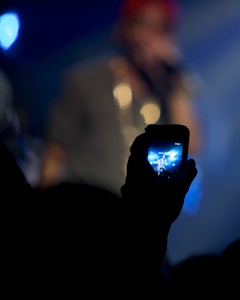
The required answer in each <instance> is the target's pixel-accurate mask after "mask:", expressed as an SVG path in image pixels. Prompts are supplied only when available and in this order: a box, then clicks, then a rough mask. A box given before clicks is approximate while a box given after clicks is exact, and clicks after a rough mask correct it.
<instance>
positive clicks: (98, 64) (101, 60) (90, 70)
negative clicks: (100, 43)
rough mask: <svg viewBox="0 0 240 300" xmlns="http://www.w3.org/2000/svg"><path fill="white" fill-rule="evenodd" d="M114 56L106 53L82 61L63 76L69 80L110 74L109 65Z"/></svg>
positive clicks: (71, 66) (68, 69)
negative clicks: (105, 73)
mask: <svg viewBox="0 0 240 300" xmlns="http://www.w3.org/2000/svg"><path fill="white" fill-rule="evenodd" d="M113 55H114V54H110V53H106V54H101V55H100V54H99V55H97V56H93V57H88V58H85V59H83V60H80V61H78V62H76V63H74V64H72V65H70V66H69V67H68V68H66V69H65V71H64V74H63V76H64V77H68V78H78V79H79V78H81V77H82V78H86V77H89V76H92V75H96V74H102V73H104V72H109V63H110V61H111V60H112V57H113Z"/></svg>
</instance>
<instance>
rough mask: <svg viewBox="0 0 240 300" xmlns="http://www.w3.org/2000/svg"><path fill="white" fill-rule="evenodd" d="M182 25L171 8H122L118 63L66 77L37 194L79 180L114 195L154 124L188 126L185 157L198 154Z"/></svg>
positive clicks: (160, 2)
mask: <svg viewBox="0 0 240 300" xmlns="http://www.w3.org/2000/svg"><path fill="white" fill-rule="evenodd" d="M179 17H180V7H179V5H178V3H177V2H175V1H167V0H155V1H153V0H152V1H151V0H141V1H140V0H139V1H136V0H126V1H124V2H123V3H122V5H121V6H120V9H119V13H118V16H117V18H116V22H115V24H114V26H113V35H112V37H111V38H112V41H113V44H114V50H116V56H115V55H113V56H111V57H108V58H106V57H105V59H102V57H101V58H100V59H99V60H98V59H92V60H91V62H86V63H85V64H81V65H74V66H72V67H70V69H68V70H67V71H66V73H65V75H64V78H63V83H62V86H61V90H60V91H59V95H58V96H57V99H55V101H54V103H53V106H52V107H51V110H50V113H49V120H48V122H47V126H46V136H45V145H44V150H43V157H42V163H43V164H42V172H41V181H40V187H41V188H44V187H47V186H49V185H52V184H55V183H56V182H59V181H62V180H65V181H66V180H68V181H71V182H72V181H73V182H74V181H77V180H79V179H81V181H86V182H87V183H93V184H97V185H99V186H102V187H104V188H108V189H110V190H113V191H114V192H117V193H119V187H120V186H121V185H122V184H123V180H124V176H125V168H126V160H127V157H128V155H129V147H130V145H131V144H132V141H133V139H134V137H135V136H136V135H138V134H140V133H142V132H143V131H144V128H145V127H146V126H147V125H148V124H151V123H159V124H163V123H178V124H184V125H186V126H187V127H188V128H189V129H190V132H191V137H190V149H189V150H190V152H189V153H190V155H194V154H195V153H199V151H200V147H201V132H200V129H201V126H200V123H199V120H198V116H197V114H196V112H195V105H194V101H193V100H194V84H193V82H192V81H191V80H190V78H189V76H188V75H189V74H188V73H187V71H186V70H185V68H184V63H183V59H182V54H181V51H180V49H179V47H178V44H177V41H176V28H177V26H178V25H179ZM109 141H111V142H110V143H109Z"/></svg>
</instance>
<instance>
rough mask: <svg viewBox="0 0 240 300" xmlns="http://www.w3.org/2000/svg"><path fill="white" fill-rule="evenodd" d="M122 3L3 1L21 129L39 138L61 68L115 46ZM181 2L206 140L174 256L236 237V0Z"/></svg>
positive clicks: (239, 16) (239, 57)
mask: <svg viewBox="0 0 240 300" xmlns="http://www.w3.org/2000/svg"><path fill="white" fill-rule="evenodd" d="M120 2H121V1H120V0H118V1H117V0H116V1H113V0H102V1H97V0H89V1H84V2H82V1H73V0H68V1H66V0H63V1H45V0H44V1H40V0H35V1H6V2H4V1H1V4H0V15H1V16H3V14H4V13H7V12H14V13H16V14H17V15H15V16H17V19H15V23H14V22H13V23H14V24H15V25H16V26H17V25H18V24H19V31H18V33H16V35H15V37H16V39H15V41H14V38H12V40H13V44H12V45H7V44H4V42H3V39H2V38H3V35H4V34H5V33H4V32H3V23H4V22H3V18H1V22H0V46H1V48H0V69H1V70H2V71H4V72H5V74H6V75H7V76H8V78H9V79H10V81H11V84H12V87H13V93H14V107H15V108H16V110H17V111H18V113H19V115H20V119H21V128H22V130H24V132H25V134H27V135H29V136H32V137H34V138H35V139H36V140H40V141H41V139H42V138H43V135H44V126H45V121H46V117H47V113H48V109H49V106H50V104H51V102H52V101H53V99H54V97H55V95H56V93H57V91H58V89H59V84H60V79H61V76H62V73H63V71H64V70H65V68H67V67H68V66H69V65H71V64H74V63H76V62H77V63H78V62H81V61H85V59H89V58H91V57H94V56H96V55H99V54H103V55H105V54H108V53H109V52H111V51H112V50H111V46H110V41H109V39H108V36H109V33H110V31H111V28H112V24H113V22H114V20H115V17H116V13H117V10H118V7H119V4H120ZM180 3H181V6H182V21H181V27H180V28H179V43H180V45H181V48H182V52H183V53H184V56H185V61H186V62H187V63H188V65H189V66H190V67H191V68H192V70H193V71H194V73H193V76H195V79H196V82H197V85H198V90H199V97H198V103H197V107H198V112H199V116H200V118H201V120H202V124H203V130H204V142H205V146H204V151H203V154H202V156H201V157H198V158H197V163H199V171H200V172H199V175H198V176H201V188H200V190H199V194H200V196H199V198H200V200H199V202H198V204H197V205H195V208H194V209H192V210H191V209H185V210H184V211H183V213H182V214H181V216H180V218H179V219H178V220H177V221H176V222H175V223H174V225H173V227H172V231H171V233H170V236H169V247H168V251H169V260H170V262H172V263H177V262H179V261H181V260H183V259H185V258H186V257H188V256H190V255H195V254H204V253H221V252H222V251H223V250H224V249H225V247H226V246H228V245H229V244H230V243H231V242H232V241H234V240H235V239H237V238H240V180H239V175H240V174H239V170H240V155H239V154H238V152H239V151H240V130H239V129H240V101H239V97H240V96H239V95H240V84H239V80H240V35H239V33H240V2H239V1H238V0H230V1H227V2H226V1H224V0H212V1H208V0H202V1H197V0H181V1H180ZM15 25H14V26H15ZM14 28H15V27H14ZM10 36H11V34H10Z"/></svg>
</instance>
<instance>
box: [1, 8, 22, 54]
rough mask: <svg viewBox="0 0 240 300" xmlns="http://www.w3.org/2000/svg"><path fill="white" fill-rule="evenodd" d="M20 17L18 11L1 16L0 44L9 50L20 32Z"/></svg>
mask: <svg viewBox="0 0 240 300" xmlns="http://www.w3.org/2000/svg"><path fill="white" fill-rule="evenodd" d="M19 27H20V23H19V18H18V16H17V14H16V13H6V14H3V15H2V16H0V46H1V47H2V48H3V49H4V50H7V49H9V48H10V47H11V46H12V44H13V43H14V42H15V41H16V39H17V37H18V32H19Z"/></svg>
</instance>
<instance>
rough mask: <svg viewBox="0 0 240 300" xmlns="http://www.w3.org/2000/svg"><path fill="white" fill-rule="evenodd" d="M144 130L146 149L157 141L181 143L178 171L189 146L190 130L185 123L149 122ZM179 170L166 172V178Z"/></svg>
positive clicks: (185, 157) (186, 157)
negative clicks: (146, 141) (146, 139)
mask: <svg viewBox="0 0 240 300" xmlns="http://www.w3.org/2000/svg"><path fill="white" fill-rule="evenodd" d="M145 132H146V134H147V138H148V149H147V150H148V151H149V147H151V146H152V145H154V144H156V143H158V142H159V141H164V142H166V143H168V142H171V143H175V142H176V143H182V159H181V164H180V168H179V170H178V171H180V170H181V169H182V168H183V166H184V165H185V163H186V162H187V159H188V147H189V138H190V131H189V129H188V128H187V127H186V126H185V125H180V124H163V125H160V124H151V125H148V126H147V127H146V128H145ZM178 173H179V172H174V173H172V174H170V175H169V174H167V175H166V176H164V177H166V178H168V179H171V178H174V177H175V176H177V174H178Z"/></svg>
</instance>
